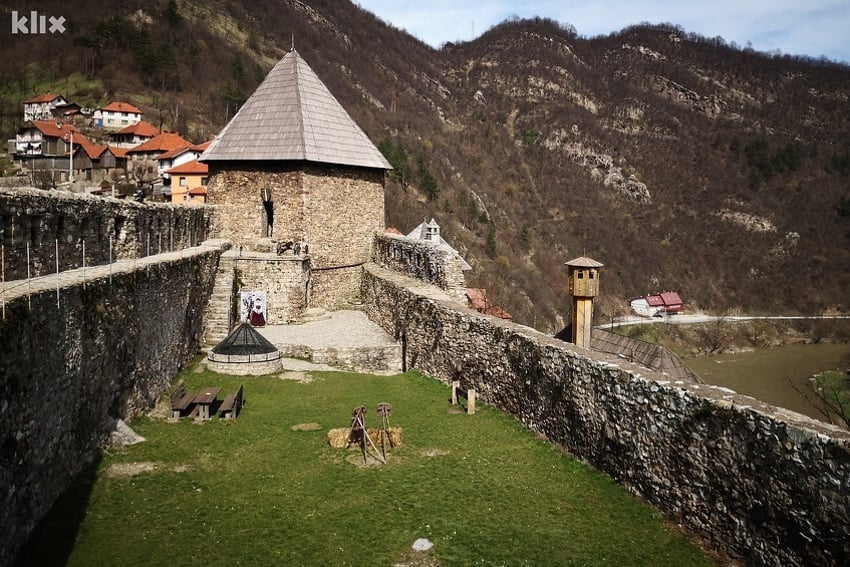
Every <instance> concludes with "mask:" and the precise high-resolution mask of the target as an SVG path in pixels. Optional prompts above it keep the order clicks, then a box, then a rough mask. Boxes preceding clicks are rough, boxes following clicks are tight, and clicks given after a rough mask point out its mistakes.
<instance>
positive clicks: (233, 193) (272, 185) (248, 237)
mask: <svg viewBox="0 0 850 567" xmlns="http://www.w3.org/2000/svg"><path fill="white" fill-rule="evenodd" d="M261 166H262V169H261V170H252V169H245V168H244V167H237V166H232V167H231V166H228V165H226V164H225V165H221V164H216V163H212V164H210V175H209V182H208V184H207V192H208V203H209V204H210V205H215V208H216V214H215V219H214V223H213V230H212V232H213V234H214V235H215V236H217V237H220V238H227V239H230V240H232V241H233V243H234V245H236V246H238V245H242V246H243V247H245V248H248V249H252V246H253V243H255V242H256V241H258V240H259V239H261V238H265V237H266V234H264V233H263V227H264V226H265V217H266V212H265V210H264V208H263V191H266V192H267V195H268V196H269V197H270V198H271V200H272V202H273V203H274V218H273V225H272V229H273V232H272V236H271V238H274V239H276V240H278V241H279V242H285V241H287V240H294V241H295V240H300V239H301V237H302V236H303V235H305V234H306V226H305V219H304V213H305V210H304V198H303V195H302V191H303V185H304V183H303V176H304V172H303V167H301V166H300V165H298V164H296V163H279V164H271V163H263V164H261Z"/></svg>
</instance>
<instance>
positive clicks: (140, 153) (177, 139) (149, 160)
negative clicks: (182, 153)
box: [126, 132, 191, 195]
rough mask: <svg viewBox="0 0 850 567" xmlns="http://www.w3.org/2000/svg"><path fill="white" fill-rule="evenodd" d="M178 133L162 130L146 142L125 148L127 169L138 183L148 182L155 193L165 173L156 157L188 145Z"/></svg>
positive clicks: (155, 193)
mask: <svg viewBox="0 0 850 567" xmlns="http://www.w3.org/2000/svg"><path fill="white" fill-rule="evenodd" d="M190 145H191V143H190V142H189V141H188V140H186V139H185V138H183V137H182V136H181V135H179V134H175V133H173V132H163V133H162V134H157V135H156V136H154V137H153V138H151V139H150V140H148V141H147V142H145V143H143V144H139V145H138V146H136V147H134V148H130V149H129V150H127V154H126V155H127V171H128V172H129V174H130V175H131V176H132V177H133V178H134V179H135V181H136V182H137V183H138V184H139V185H144V184H150V187H151V189H152V191H153V192H154V193H153V194H154V195H157V194H158V193H157V191H158V189H157V187H158V181H159V180H160V179H161V178H162V176H163V174H164V173H165V171H164V169H163V168H162V166H161V164H160V163H159V161H158V159H157V158H159V156H161V155H162V154H165V153H168V152H173V151H175V150H178V149H180V148H185V147H186V146H190Z"/></svg>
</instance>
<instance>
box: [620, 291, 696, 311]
mask: <svg viewBox="0 0 850 567" xmlns="http://www.w3.org/2000/svg"><path fill="white" fill-rule="evenodd" d="M630 304H631V306H632V309H633V310H634V312H635V313H637V314H638V315H640V316H642V317H660V316H662V315H673V314H675V313H681V312H682V311H684V310H685V307H684V304H683V303H682V298H681V297H679V294H678V293H676V292H675V291H664V292H661V293H655V294H650V295H647V296H645V297H636V298H635V299H632V300H631V302H630Z"/></svg>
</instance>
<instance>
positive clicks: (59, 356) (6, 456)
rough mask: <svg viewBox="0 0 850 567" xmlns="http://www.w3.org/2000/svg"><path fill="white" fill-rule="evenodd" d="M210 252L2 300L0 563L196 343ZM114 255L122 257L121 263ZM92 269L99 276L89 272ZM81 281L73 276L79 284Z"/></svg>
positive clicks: (211, 267) (153, 397) (86, 276)
mask: <svg viewBox="0 0 850 567" xmlns="http://www.w3.org/2000/svg"><path fill="white" fill-rule="evenodd" d="M219 253H220V249H219V248H218V247H198V248H195V249H193V250H191V251H184V252H181V253H179V254H178V253H174V254H163V255H162V256H163V258H150V259H143V260H139V261H138V262H136V263H133V264H136V265H135V269H132V270H127V269H122V267H121V266H115V267H114V268H115V269H114V270H112V271H109V273H108V275H107V269H106V267H105V266H104V267H103V268H102V269H99V270H89V271H88V272H85V273H82V272H83V270H72V271H68V272H64V273H63V280H66V281H67V280H69V279H73V278H72V276H73V275H74V273H75V272H78V273H79V282H78V283H71V284H68V285H63V286H62V287H61V289H59V291H58V292H57V291H56V289H55V288H53V289H41V290H39V291H36V290H34V291H33V292H32V293H31V294H26V295H24V294H20V293H19V294H17V295H15V296H14V298H10V297H8V296H7V298H6V299H7V302H6V303H5V312H4V318H3V319H0V353H2V356H0V377H2V378H0V408H2V410H1V411H0V447H2V449H0V486H2V487H3V490H2V491H0V565H8V564H10V563H11V562H12V559H13V557H14V555H15V553H16V551H17V549H18V548H19V547H20V546H21V545H22V544H23V543H24V542H25V541H26V539H27V536H28V535H29V533H30V531H31V530H32V529H33V527H34V526H35V524H36V522H38V520H39V519H41V518H42V517H43V516H44V514H46V513H47V511H48V510H49V509H50V507H51V505H52V504H53V502H54V501H55V499H56V498H57V497H58V496H59V495H60V494H61V493H62V492H63V491H64V490H65V489H66V488H67V487H68V486H69V485H70V483H71V482H72V481H73V480H74V477H75V475H77V474H78V473H80V472H81V471H82V470H84V469H85V468H86V467H87V466H89V465H90V464H92V463H93V462H95V461H96V460H97V458H98V456H99V454H100V451H101V450H102V448H103V447H104V446H105V445H106V444H107V442H108V440H109V435H110V432H111V431H112V430H113V429H114V426H115V423H116V422H117V421H118V420H119V419H128V418H131V417H133V416H137V415H140V414H141V413H143V412H145V411H147V410H149V409H150V408H152V407H153V406H154V405H155V404H156V402H157V400H158V399H159V397H160V395H161V394H162V393H163V392H164V391H165V390H166V388H168V386H169V385H170V383H171V380H172V379H173V378H174V376H176V374H177V373H178V372H179V371H180V370H181V369H182V368H183V367H184V366H185V365H186V364H188V363H189V362H190V361H191V360H192V358H193V357H194V355H195V354H196V352H197V350H198V345H199V342H200V340H201V332H202V315H203V312H204V307H205V306H206V304H207V302H208V300H209V296H210V291H211V288H212V275H213V273H214V271H215V266H216V263H217V261H218V255H219ZM127 263H128V262H124V263H123V264H127ZM96 271H99V272H100V273H101V274H102V275H100V276H95V272H96ZM83 282H84V283H83Z"/></svg>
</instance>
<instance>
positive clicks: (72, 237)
mask: <svg viewBox="0 0 850 567" xmlns="http://www.w3.org/2000/svg"><path fill="white" fill-rule="evenodd" d="M208 212H209V209H205V208H203V207H193V206H185V205H171V204H165V203H152V202H144V203H136V202H135V201H131V200H122V199H113V198H103V197H97V196H92V195H84V194H78V193H67V192H62V191H41V190H38V189H20V188H17V189H0V230H2V231H3V234H2V236H0V241H2V243H3V247H4V256H5V262H4V264H5V266H4V267H5V279H6V280H7V281H9V280H16V279H24V278H26V277H27V244H29V256H30V275H32V276H33V277H35V276H40V275H45V274H51V273H55V272H56V241H57V240H58V241H59V270H60V271H64V270H70V269H74V268H78V267H81V266H82V265H83V241H85V256H86V259H85V263H86V265H87V266H95V265H101V264H107V263H109V258H110V241H111V245H112V259H113V260H118V259H123V258H141V257H143V256H148V255H149V253H150V254H157V253H158V252H160V251H162V252H167V251H170V250H180V249H183V248H186V247H189V246H194V245H197V244H198V243H199V242H202V241H204V240H206V239H207V233H208V228H209V218H208Z"/></svg>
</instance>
